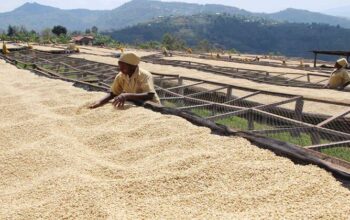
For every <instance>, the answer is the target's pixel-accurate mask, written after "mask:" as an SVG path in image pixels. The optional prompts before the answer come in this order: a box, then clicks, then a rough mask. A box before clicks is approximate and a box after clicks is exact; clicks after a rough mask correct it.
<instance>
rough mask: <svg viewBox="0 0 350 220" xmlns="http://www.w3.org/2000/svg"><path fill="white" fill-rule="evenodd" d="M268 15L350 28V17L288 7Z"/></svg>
mask: <svg viewBox="0 0 350 220" xmlns="http://www.w3.org/2000/svg"><path fill="white" fill-rule="evenodd" d="M266 17H267V18H271V19H274V20H277V21H287V22H295V23H323V24H330V25H334V26H337V25H339V26H341V27H345V28H350V25H349V24H350V20H349V19H346V18H340V17H335V16H329V15H325V14H321V13H317V12H310V11H307V10H299V9H293V8H288V9H286V10H283V11H280V12H277V13H272V14H267V15H266Z"/></svg>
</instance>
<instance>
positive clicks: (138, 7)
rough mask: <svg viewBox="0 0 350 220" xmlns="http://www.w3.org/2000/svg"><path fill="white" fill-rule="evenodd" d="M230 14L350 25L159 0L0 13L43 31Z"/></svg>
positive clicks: (4, 21)
mask: <svg viewBox="0 0 350 220" xmlns="http://www.w3.org/2000/svg"><path fill="white" fill-rule="evenodd" d="M217 13H219V14H222V13H225V14H230V15H242V16H253V17H263V18H266V19H273V20H276V21H280V22H285V21H287V22H303V23H327V24H330V25H334V26H336V25H340V26H342V27H345V28H350V19H345V18H339V17H335V16H330V15H324V14H321V13H316V12H310V11H306V10H299V9H286V10H283V11H280V12H276V13H271V14H267V13H253V12H249V11H247V10H244V9H239V8H237V7H233V6H225V5H219V4H195V3H182V2H160V1H155V0H132V1H130V2H127V3H125V4H123V5H121V6H119V7H117V8H114V9H111V10H88V9H59V8H56V7H51V6H46V5H41V4H38V3H36V2H34V3H25V4H24V5H22V6H20V7H18V8H16V9H14V10H13V11H10V12H5V13H0V28H1V29H6V28H7V26H8V25H18V26H21V25H23V26H25V27H27V28H28V29H35V30H42V29H44V28H47V27H52V26H54V25H63V26H66V27H67V28H68V29H69V30H85V29H86V28H91V27H92V26H97V27H98V28H99V29H100V30H111V29H115V30H117V29H122V28H125V27H128V26H132V25H136V24H138V23H142V22H146V21H150V20H152V19H155V18H157V17H164V16H188V15H195V14H217Z"/></svg>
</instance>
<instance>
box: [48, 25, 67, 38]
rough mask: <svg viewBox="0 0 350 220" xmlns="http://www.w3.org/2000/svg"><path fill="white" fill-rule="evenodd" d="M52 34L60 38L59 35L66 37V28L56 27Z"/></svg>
mask: <svg viewBox="0 0 350 220" xmlns="http://www.w3.org/2000/svg"><path fill="white" fill-rule="evenodd" d="M52 33H54V34H55V35H56V36H60V35H61V34H63V35H66V34H67V28H65V27H63V26H61V25H57V26H54V27H53V28H52Z"/></svg>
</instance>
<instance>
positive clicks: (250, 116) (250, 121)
mask: <svg viewBox="0 0 350 220" xmlns="http://www.w3.org/2000/svg"><path fill="white" fill-rule="evenodd" d="M248 130H249V131H251V130H254V112H253V111H251V110H249V111H248Z"/></svg>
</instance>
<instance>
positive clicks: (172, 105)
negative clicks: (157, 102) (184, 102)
mask: <svg viewBox="0 0 350 220" xmlns="http://www.w3.org/2000/svg"><path fill="white" fill-rule="evenodd" d="M163 106H164V107H168V108H178V107H182V106H181V105H180V103H174V102H171V101H167V100H165V101H163Z"/></svg>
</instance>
